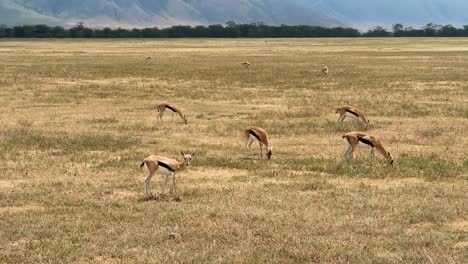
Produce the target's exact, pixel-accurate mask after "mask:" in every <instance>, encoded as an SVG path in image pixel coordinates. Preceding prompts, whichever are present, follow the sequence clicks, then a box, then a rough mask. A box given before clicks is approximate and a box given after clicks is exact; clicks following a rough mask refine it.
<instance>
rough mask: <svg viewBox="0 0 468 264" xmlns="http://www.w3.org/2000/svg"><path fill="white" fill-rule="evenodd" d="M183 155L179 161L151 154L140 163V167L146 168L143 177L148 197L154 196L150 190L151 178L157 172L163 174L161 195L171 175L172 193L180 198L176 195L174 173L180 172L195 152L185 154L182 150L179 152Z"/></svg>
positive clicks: (190, 160) (187, 164) (188, 163)
mask: <svg viewBox="0 0 468 264" xmlns="http://www.w3.org/2000/svg"><path fill="white" fill-rule="evenodd" d="M180 153H181V154H182V156H183V157H184V161H182V162H179V161H177V160H175V159H171V158H167V157H163V156H157V155H151V156H148V157H147V158H146V159H144V160H143V162H142V163H141V165H140V168H142V169H145V170H148V172H149V174H148V176H147V177H146V179H145V192H146V195H147V196H148V197H150V198H151V197H154V196H153V193H152V192H151V178H152V177H153V176H154V174H156V173H159V174H162V175H163V176H164V182H163V184H162V185H161V195H164V190H165V188H166V185H167V182H168V181H169V178H170V177H171V176H172V183H173V194H174V197H175V198H176V199H180V198H179V197H178V196H177V190H176V178H175V176H176V173H179V172H182V171H183V170H185V169H186V168H187V167H188V166H190V163H191V162H192V157H193V156H194V155H195V153H192V154H185V153H184V152H180Z"/></svg>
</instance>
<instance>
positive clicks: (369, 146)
mask: <svg viewBox="0 0 468 264" xmlns="http://www.w3.org/2000/svg"><path fill="white" fill-rule="evenodd" d="M357 145H358V147H361V148H372V146H371V145H367V144H366V143H362V142H361V141H359V142H358V144H357Z"/></svg>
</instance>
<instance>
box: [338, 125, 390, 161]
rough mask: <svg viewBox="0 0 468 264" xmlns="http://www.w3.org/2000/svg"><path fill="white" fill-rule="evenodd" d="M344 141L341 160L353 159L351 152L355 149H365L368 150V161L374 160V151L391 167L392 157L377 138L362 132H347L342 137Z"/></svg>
mask: <svg viewBox="0 0 468 264" xmlns="http://www.w3.org/2000/svg"><path fill="white" fill-rule="evenodd" d="M343 138H344V141H345V151H344V153H343V158H344V159H345V160H347V161H351V160H352V159H353V152H354V151H355V150H356V147H358V146H360V147H367V148H369V159H372V158H374V156H375V149H377V151H378V152H379V153H380V154H382V156H384V157H385V158H386V159H387V161H388V163H389V164H390V165H391V166H393V156H392V154H390V152H389V151H387V150H386V149H385V147H384V145H383V143H382V141H381V140H380V138H378V137H377V136H374V135H370V134H368V133H362V132H349V133H346V134H344V135H343Z"/></svg>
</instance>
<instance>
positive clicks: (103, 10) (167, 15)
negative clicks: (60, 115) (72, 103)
mask: <svg viewBox="0 0 468 264" xmlns="http://www.w3.org/2000/svg"><path fill="white" fill-rule="evenodd" d="M226 21H235V22H237V23H253V22H263V23H265V24H271V25H280V24H289V25H298V24H303V25H317V26H329V27H332V26H350V27H354V28H358V29H368V28H371V27H374V26H377V25H380V26H384V27H390V26H391V25H392V24H395V23H401V24H404V25H405V26H415V27H417V26H423V25H425V24H427V23H436V24H452V25H454V26H461V25H466V24H468V1H463V0H448V1H444V0H412V1H404V0H394V1H391V2H390V1H388V2H381V1H378V2H377V1H371V0H353V1H347V0H327V1H324V0H290V1H283V0H239V1H230V0H159V1H154V0H69V1H66V2H65V1H61V0H0V25H8V26H14V25H24V24H48V25H60V26H65V27H70V26H73V25H75V24H77V23H78V22H83V23H84V24H85V25H87V26H89V27H106V26H110V27H123V28H132V27H153V26H156V27H167V26H173V25H206V24H224V23H225V22H226Z"/></svg>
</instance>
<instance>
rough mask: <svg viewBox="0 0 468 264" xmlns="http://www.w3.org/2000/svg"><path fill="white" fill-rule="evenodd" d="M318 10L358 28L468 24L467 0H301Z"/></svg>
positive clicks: (302, 2)
mask: <svg viewBox="0 0 468 264" xmlns="http://www.w3.org/2000/svg"><path fill="white" fill-rule="evenodd" d="M300 2H301V4H303V5H305V6H307V7H309V8H312V9H314V10H315V11H317V12H320V13H322V14H326V15H328V16H330V17H334V18H336V19H337V20H340V21H342V22H343V23H345V24H349V25H352V26H354V27H358V28H369V27H373V26H376V25H382V26H387V27H388V26H391V25H392V24H395V23H402V24H404V25H409V26H423V25H426V24H427V23H430V22H434V23H436V24H453V25H457V26H460V25H467V24H468V1H467V0H380V1H378V0H300Z"/></svg>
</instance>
